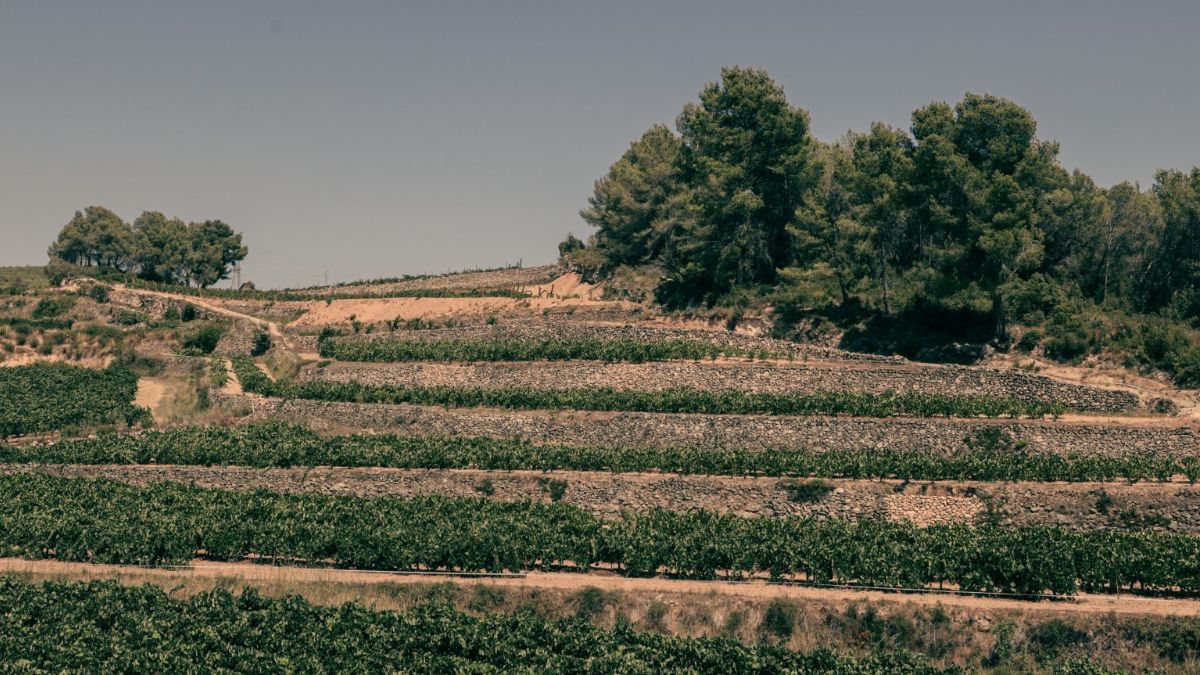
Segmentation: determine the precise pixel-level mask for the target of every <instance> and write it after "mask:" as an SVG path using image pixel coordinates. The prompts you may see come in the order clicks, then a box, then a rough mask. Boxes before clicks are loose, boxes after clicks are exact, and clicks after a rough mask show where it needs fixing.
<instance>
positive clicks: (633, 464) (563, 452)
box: [0, 372, 1200, 482]
mask: <svg viewBox="0 0 1200 675" xmlns="http://www.w3.org/2000/svg"><path fill="white" fill-rule="evenodd" d="M258 377H262V378H264V379H265V378H266V376H265V375H262V374H261V372H260V374H259V375H258ZM244 381H245V376H243V382H244ZM1004 447H1006V448H1007V449H1003V450H993V449H988V448H986V447H980V446H978V445H967V446H964V447H963V448H960V449H956V450H955V451H954V452H952V453H949V454H940V453H936V452H933V451H908V450H905V451H900V450H887V449H879V448H865V447H864V448H847V449H839V450H808V449H804V448H775V449H768V450H762V451H755V452H747V451H744V450H741V449H738V448H710V447H692V448H639V447H602V446H583V447H578V446H572V445H560V444H548V443H539V444H535V443H531V442H528V441H523V440H519V439H497V438H486V437H444V436H409V435H403V436H394V435H380V434H369V435H348V436H331V437H328V438H323V437H321V436H318V435H317V434H315V433H313V432H312V431H309V430H307V429H304V428H302V427H296V426H285V425H280V424H274V423H270V424H252V425H248V426H245V427H237V428H222V427H204V428H201V427H193V428H178V429H170V430H160V431H152V432H148V433H145V434H139V435H137V436H112V437H105V438H94V439H80V440H71V441H60V442H58V443H55V444H53V445H0V461H3V462H8V463H18V464H22V463H29V462H38V463H45V464H188V465H204V466H207V465H220V464H234V465H241V466H252V467H290V466H380V467H392V468H403V469H488V470H497V471H513V470H533V471H552V470H574V471H612V472H650V471H659V472H669V473H683V474H711V475H733V476H755V475H763V476H784V477H786V476H821V477H828V478H852V479H875V478H894V479H902V480H985V481H1072V482H1080V481H1113V480H1118V479H1125V480H1128V481H1129V482H1136V481H1165V480H1169V479H1170V478H1171V477H1173V476H1177V475H1185V476H1187V477H1188V478H1189V479H1191V480H1192V481H1195V480H1196V479H1197V478H1200V458H1197V457H1191V456H1177V457H1176V456H1170V455H1160V454H1154V453H1147V452H1138V453H1134V454H1129V455H1122V456H1106V455H1100V454H1097V455H1086V456H1078V455H1059V454H1044V453H1032V452H1029V451H1028V450H1025V449H1024V448H1023V446H1022V445H1020V444H1016V443H1013V444H1011V445H1008V446H1004Z"/></svg>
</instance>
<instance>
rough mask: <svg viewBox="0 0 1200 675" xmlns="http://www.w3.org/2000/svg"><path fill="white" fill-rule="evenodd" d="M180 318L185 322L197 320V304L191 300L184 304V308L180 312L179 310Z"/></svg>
mask: <svg viewBox="0 0 1200 675" xmlns="http://www.w3.org/2000/svg"><path fill="white" fill-rule="evenodd" d="M179 320H180V321H185V322H186V321H195V320H196V306H195V305H193V304H192V303H190V302H189V303H185V304H184V305H183V309H182V310H180V312H179Z"/></svg>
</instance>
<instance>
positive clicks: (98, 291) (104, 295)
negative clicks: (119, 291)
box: [87, 284, 108, 302]
mask: <svg viewBox="0 0 1200 675" xmlns="http://www.w3.org/2000/svg"><path fill="white" fill-rule="evenodd" d="M87 294H88V297H89V298H91V299H92V300H95V301H96V302H108V286H101V285H100V284H92V287H91V288H89V289H88V292H87Z"/></svg>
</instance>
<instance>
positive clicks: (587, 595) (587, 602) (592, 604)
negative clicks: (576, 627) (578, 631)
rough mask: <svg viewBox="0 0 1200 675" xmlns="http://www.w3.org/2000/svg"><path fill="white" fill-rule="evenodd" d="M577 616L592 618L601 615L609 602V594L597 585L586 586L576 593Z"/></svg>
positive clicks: (586, 618)
mask: <svg viewBox="0 0 1200 675" xmlns="http://www.w3.org/2000/svg"><path fill="white" fill-rule="evenodd" d="M573 600H574V601H575V616H577V617H579V618H581V619H585V620H591V619H594V618H596V617H597V616H599V614H600V613H601V612H603V611H604V607H605V606H606V605H607V604H608V595H607V594H606V593H605V592H604V591H602V590H600V589H599V588H596V587H595V586H585V587H584V588H582V589H580V590H579V592H578V593H576V594H575V596H574V598H573Z"/></svg>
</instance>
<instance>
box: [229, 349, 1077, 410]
mask: <svg viewBox="0 0 1200 675" xmlns="http://www.w3.org/2000/svg"><path fill="white" fill-rule="evenodd" d="M233 366H234V370H235V372H236V373H237V376H238V380H239V381H240V382H241V383H242V387H243V389H244V390H245V391H248V392H251V393H256V394H261V395H263V396H276V397H281V398H292V399H311V400H318V401H348V402H353V403H390V404H400V403H409V404H416V405H440V406H451V407H492V408H510V409H518V410H535V409H573V410H603V411H632V412H663V413H708V414H767V415H850V416H859V417H981V416H982V417H1032V418H1041V417H1045V416H1046V415H1058V414H1061V413H1062V412H1064V410H1063V408H1062V407H1061V406H1059V405H1057V404H1052V403H1044V402H1038V401H1021V400H1018V399H1014V398H1004V397H995V396H982V395H942V394H924V393H918V392H903V393H898V394H865V393H857V392H831V391H823V392H813V393H807V394H772V393H750V392H744V391H736V390H726V391H702V390H698V389H693V388H689V387H677V388H672V389H662V390H657V391H629V390H618V389H612V388H609V387H587V388H576V389H536V390H535V389H482V388H477V387H476V388H467V387H462V388H459V387H390V386H379V385H368V384H362V383H358V382H329V381H310V382H276V381H273V380H271V379H270V378H268V377H267V376H266V375H265V374H264V373H263V372H262V371H260V370H259V369H258V368H257V367H256V366H255V365H254V362H253V361H252V360H250V359H249V358H246V357H238V358H235V359H233Z"/></svg>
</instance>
